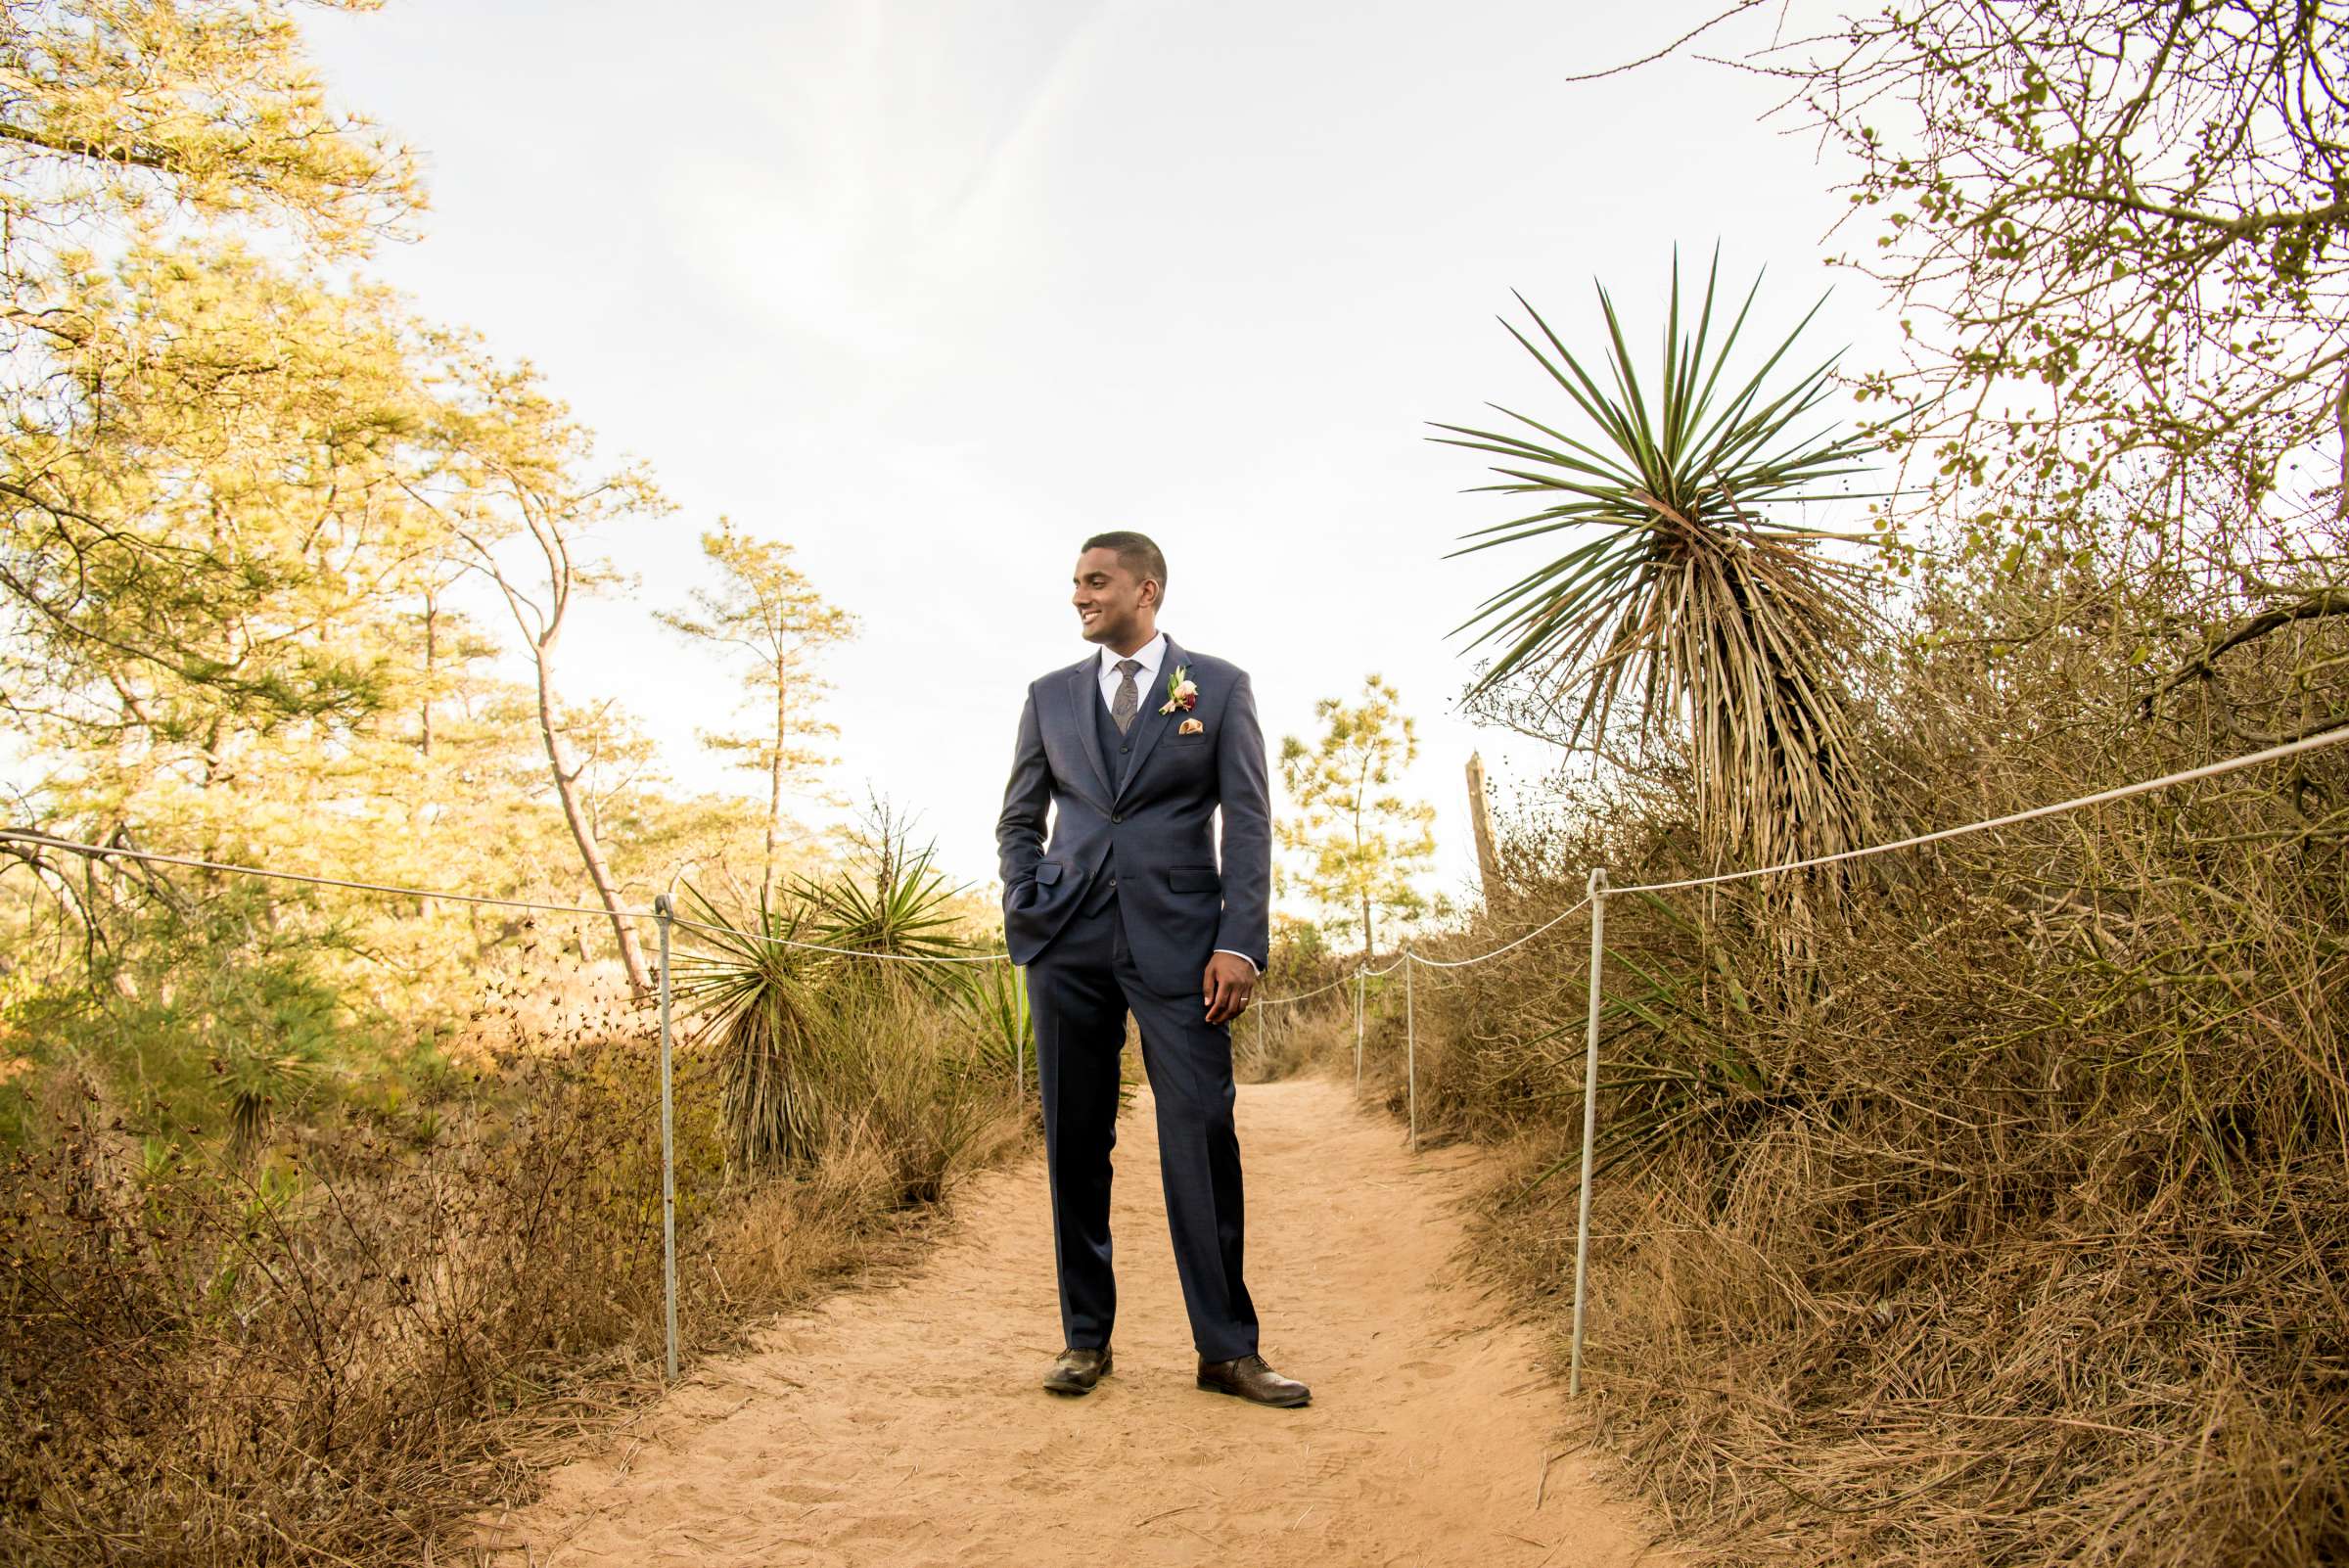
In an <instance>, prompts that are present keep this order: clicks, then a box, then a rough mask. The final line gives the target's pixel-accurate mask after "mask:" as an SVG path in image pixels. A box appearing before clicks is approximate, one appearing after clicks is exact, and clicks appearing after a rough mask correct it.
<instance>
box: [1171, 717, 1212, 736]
mask: <svg viewBox="0 0 2349 1568" xmlns="http://www.w3.org/2000/svg"><path fill="white" fill-rule="evenodd" d="M1206 732H1207V726H1206V725H1205V724H1202V723H1201V722H1199V720H1197V719H1196V718H1186V719H1184V720H1183V721H1182V728H1180V729H1178V730H1176V731H1175V732H1174V733H1175V734H1177V735H1203V734H1205V733H1206Z"/></svg>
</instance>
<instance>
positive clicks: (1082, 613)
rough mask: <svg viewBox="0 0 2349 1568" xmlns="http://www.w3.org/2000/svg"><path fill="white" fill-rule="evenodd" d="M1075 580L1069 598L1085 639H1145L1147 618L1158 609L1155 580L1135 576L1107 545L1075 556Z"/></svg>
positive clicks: (1124, 642)
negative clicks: (1074, 588)
mask: <svg viewBox="0 0 2349 1568" xmlns="http://www.w3.org/2000/svg"><path fill="white" fill-rule="evenodd" d="M1075 581H1076V584H1077V591H1076V592H1075V593H1073V594H1071V595H1070V596H1069V602H1070V603H1071V604H1074V605H1075V606H1076V607H1077V620H1078V623H1079V624H1080V625H1081V626H1082V629H1083V632H1084V640H1085V641H1087V642H1101V643H1110V644H1113V645H1120V646H1131V645H1132V644H1134V643H1137V642H1140V641H1143V640H1146V624H1147V618H1149V617H1153V616H1155V615H1156V614H1157V611H1158V584H1157V583H1156V582H1154V581H1151V580H1150V579H1149V578H1147V577H1137V576H1134V575H1133V574H1132V573H1131V572H1130V571H1128V570H1127V567H1126V564H1125V563H1124V562H1122V561H1120V560H1119V559H1118V552H1117V551H1115V550H1112V549H1107V548H1096V549H1091V550H1087V551H1085V552H1084V554H1082V555H1081V556H1079V557H1078V558H1077V574H1076V578H1075Z"/></svg>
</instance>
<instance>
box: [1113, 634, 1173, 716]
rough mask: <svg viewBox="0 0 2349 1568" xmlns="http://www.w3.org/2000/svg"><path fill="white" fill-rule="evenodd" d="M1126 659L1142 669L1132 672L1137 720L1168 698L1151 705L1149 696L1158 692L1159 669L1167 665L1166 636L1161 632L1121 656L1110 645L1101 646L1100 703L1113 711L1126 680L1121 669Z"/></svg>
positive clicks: (1161, 698) (1162, 698)
mask: <svg viewBox="0 0 2349 1568" xmlns="http://www.w3.org/2000/svg"><path fill="white" fill-rule="evenodd" d="M1124 659H1130V660H1132V661H1134V662H1135V663H1136V664H1138V665H1140V666H1141V667H1142V668H1141V669H1137V670H1135V671H1134V672H1133V690H1134V695H1135V696H1136V697H1138V698H1139V699H1140V701H1139V702H1138V703H1137V704H1136V705H1135V707H1134V710H1133V712H1134V716H1136V717H1137V718H1138V717H1139V716H1141V715H1143V714H1146V713H1149V712H1150V711H1151V710H1152V709H1154V708H1156V707H1158V705H1159V703H1163V702H1165V701H1166V698H1164V697H1160V698H1159V699H1158V702H1152V701H1151V700H1150V696H1151V693H1153V692H1155V691H1157V690H1158V686H1159V680H1158V667H1159V666H1161V665H1163V664H1165V663H1166V662H1167V634H1166V633H1165V632H1163V631H1162V632H1160V633H1159V634H1158V635H1157V636H1155V637H1153V638H1151V639H1150V640H1149V641H1148V642H1146V643H1143V644H1142V645H1141V646H1140V647H1139V648H1136V649H1135V650H1134V651H1133V652H1131V653H1129V654H1122V653H1120V652H1118V651H1117V650H1116V649H1115V648H1112V647H1110V646H1109V645H1108V644H1106V643H1104V644H1102V647H1101V701H1102V702H1104V703H1105V704H1107V705H1108V706H1109V707H1111V708H1113V709H1114V708H1116V707H1117V706H1118V687H1119V686H1120V685H1122V684H1124V682H1125V679H1126V677H1125V675H1123V674H1122V673H1120V672H1119V670H1118V662H1119V661H1120V660H1124Z"/></svg>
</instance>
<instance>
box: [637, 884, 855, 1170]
mask: <svg viewBox="0 0 2349 1568" xmlns="http://www.w3.org/2000/svg"><path fill="white" fill-rule="evenodd" d="M682 893H683V899H684V903H685V904H686V906H687V907H685V908H684V909H682V910H681V911H680V912H681V913H683V914H684V915H685V916H686V918H688V919H691V920H693V921H696V922H698V924H697V925H696V926H693V927H688V928H687V931H688V932H689V933H690V939H691V941H692V946H691V947H690V948H689V949H687V950H684V951H680V952H678V953H677V954H676V956H675V958H674V959H673V960H672V963H671V967H672V968H673V970H674V971H675V973H674V977H673V979H672V982H671V988H672V991H671V993H672V995H673V996H674V998H675V1000H676V1003H677V1005H678V1007H679V1008H680V1009H682V1010H683V1011H685V1012H687V1013H689V1014H698V1015H699V1017H700V1023H699V1026H698V1035H697V1038H699V1039H701V1040H703V1041H706V1042H708V1043H710V1044H711V1045H713V1046H714V1049H715V1050H716V1052H717V1057H718V1082H719V1115H720V1117H721V1118H722V1119H723V1121H724V1124H725V1129H726V1144H727V1147H728V1149H729V1151H730V1152H731V1153H732V1155H733V1158H734V1159H735V1161H736V1162H737V1163H739V1164H741V1165H742V1166H744V1167H746V1168H749V1169H754V1170H755V1169H758V1168H759V1167H761V1166H770V1165H779V1164H790V1163H792V1162H796V1161H800V1160H805V1159H808V1158H811V1157H812V1156H813V1155H814V1154H815V1153H816V1149H817V1139H818V1135H819V1131H820V1121H819V1118H818V1115H817V1107H816V1105H815V1103H814V1094H813V1088H812V1084H811V1082H810V1079H811V1076H812V1075H811V1071H810V1070H811V1066H812V1063H811V1060H810V1059H811V1057H812V1055H813V1053H814V1051H815V1050H816V1049H817V1048H818V1045H819V1042H820V1039H821V1034H820V1030H819V1024H820V1019H819V1016H818V1013H817V1008H818V1006H819V1005H820V1002H819V998H818V995H817V986H818V973H819V971H820V970H821V968H822V966H823V963H824V961H825V955H824V954H822V953H818V952H811V951H809V950H807V949H806V948H804V947H792V946H786V945H784V944H783V943H781V942H776V941H773V940H771V939H773V938H777V937H780V938H783V939H785V941H786V942H813V941H815V940H817V939H816V938H815V937H813V936H812V935H811V934H810V933H809V930H808V925H809V922H808V919H807V912H806V907H805V905H803V904H801V903H800V902H798V901H797V900H792V901H790V902H789V903H787V904H786V905H785V906H784V907H782V908H780V909H778V908H777V907H775V906H774V905H773V904H771V903H770V902H769V901H768V899H767V895H766V890H765V889H764V888H761V889H760V892H759V917H758V919H757V921H756V922H753V923H738V922H736V921H734V920H732V919H729V918H728V917H727V916H726V914H725V912H724V911H722V910H720V909H719V908H718V907H717V906H716V905H715V904H714V903H712V902H711V901H710V899H708V898H707V897H706V896H704V895H703V893H702V891H701V890H700V889H698V888H696V887H694V886H693V885H692V884H690V883H688V884H686V885H685V886H684V887H683V889H682Z"/></svg>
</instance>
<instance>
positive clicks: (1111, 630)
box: [995, 532, 1312, 1406]
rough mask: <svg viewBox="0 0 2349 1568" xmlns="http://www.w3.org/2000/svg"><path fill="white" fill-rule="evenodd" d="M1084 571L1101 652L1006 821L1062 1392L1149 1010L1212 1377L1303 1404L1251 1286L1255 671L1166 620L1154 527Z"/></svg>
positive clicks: (1255, 1397) (1081, 1335)
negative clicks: (1235, 1115)
mask: <svg viewBox="0 0 2349 1568" xmlns="http://www.w3.org/2000/svg"><path fill="white" fill-rule="evenodd" d="M1075 582H1076V593H1075V594H1074V596H1073V599H1074V603H1075V604H1076V607H1077V617H1078V620H1079V622H1080V623H1081V624H1082V631H1083V635H1084V639H1085V641H1087V642H1090V643H1092V644H1094V645H1095V646H1096V649H1097V651H1096V652H1094V653H1091V654H1087V655H1086V656H1085V657H1084V659H1082V661H1080V662H1079V663H1078V664H1076V665H1074V666H1071V667H1070V668H1068V669H1057V670H1054V671H1053V672H1052V673H1051V674H1048V675H1045V676H1044V677H1043V678H1041V679H1040V680H1037V681H1036V682H1034V683H1033V684H1032V685H1030V686H1029V688H1028V706H1027V707H1026V708H1025V709H1024V710H1022V712H1021V714H1020V738H1019V745H1018V749H1017V750H1016V751H1015V752H1014V754H1013V756H1012V764H1011V782H1010V784H1009V786H1008V787H1007V788H1006V789H1005V790H1004V792H1003V814H1002V816H1001V818H1000V819H999V820H998V821H997V822H996V824H995V842H996V846H997V848H998V850H999V851H1000V853H1001V856H1002V871H1003V933H1004V937H1005V939H1006V940H1007V942H1008V944H1009V945H1010V948H1011V958H1012V961H1013V962H1014V963H1017V964H1021V965H1024V966H1025V967H1026V969H1027V973H1028V998H1029V1006H1030V1011H1031V1014H1032V1016H1033V1017H1034V1018H1035V1020H1036V1073H1037V1077H1038V1079H1039V1081H1040V1083H1041V1084H1042V1088H1043V1110H1044V1163H1045V1167H1046V1171H1047V1173H1048V1178H1049V1183H1050V1186H1051V1190H1052V1237H1053V1247H1054V1256H1055V1260H1056V1262H1057V1265H1058V1268H1059V1275H1060V1320H1061V1329H1062V1332H1063V1343H1064V1344H1065V1346H1066V1349H1064V1350H1063V1351H1062V1352H1061V1353H1060V1356H1059V1357H1058V1358H1057V1359H1056V1360H1054V1361H1053V1363H1052V1367H1051V1370H1050V1371H1048V1372H1047V1373H1046V1374H1045V1376H1044V1387H1046V1388H1048V1389H1050V1390H1052V1391H1053V1392H1054V1393H1058V1394H1085V1393H1089V1392H1091V1390H1092V1388H1093V1385H1094V1384H1095V1383H1097V1382H1098V1381H1099V1380H1100V1379H1101V1378H1102V1376H1103V1375H1105V1374H1106V1373H1107V1372H1108V1371H1109V1370H1110V1350H1109V1341H1110V1327H1111V1324H1112V1321H1113V1320H1114V1318H1115V1316H1116V1314H1117V1282H1116V1279H1115V1277H1114V1276H1113V1275H1112V1273H1111V1270H1110V1247H1109V1177H1110V1171H1109V1151H1110V1148H1111V1146H1112V1145H1113V1144H1115V1143H1116V1142H1117V1116H1118V1059H1119V1053H1120V1051H1121V1050H1122V1049H1123V1048H1124V1045H1125V1042H1126V1015H1127V1014H1128V1012H1131V1013H1132V1014H1133V1016H1134V1018H1135V1020H1136V1021H1137V1022H1138V1023H1139V1024H1140V1025H1141V1036H1142V1067H1143V1070H1144V1071H1145V1072H1146V1073H1147V1074H1148V1075H1149V1078H1150V1089H1151V1094H1152V1097H1153V1098H1154V1099H1155V1101H1156V1102H1157V1106H1158V1143H1159V1168H1160V1175H1161V1176H1162V1177H1163V1178H1164V1180H1165V1183H1166V1191H1167V1223H1168V1228H1169V1230H1170V1231H1171V1232H1172V1233H1173V1235H1174V1268H1175V1272H1176V1273H1177V1274H1178V1275H1179V1276H1180V1277H1181V1280H1182V1301H1183V1306H1184V1308H1185V1309H1186V1310H1187V1311H1188V1313H1189V1314H1190V1320H1191V1338H1192V1342H1193V1343H1194V1344H1195V1345H1196V1346H1197V1347H1198V1351H1199V1376H1198V1382H1199V1386H1200V1387H1201V1388H1203V1389H1209V1390H1212V1391H1215V1392H1218V1393H1224V1394H1233V1395H1237V1396H1238V1397H1240V1398H1242V1399H1246V1400H1252V1401H1254V1402H1256V1403H1258V1404H1261V1405H1277V1406H1296V1405H1303V1404H1305V1403H1306V1402H1307V1401H1308V1400H1309V1399H1310V1398H1311V1397H1312V1396H1311V1392H1310V1391H1309V1390H1308V1389H1307V1388H1306V1386H1305V1385H1304V1384H1303V1383H1300V1382H1297V1381H1296V1380H1294V1379H1292V1378H1286V1377H1282V1376H1281V1375H1280V1374H1279V1373H1277V1372H1275V1371H1273V1370H1272V1368H1271V1367H1269V1366H1267V1364H1266V1363H1265V1359H1264V1358H1263V1357H1262V1356H1260V1355H1258V1354H1257V1348H1256V1307H1255V1305H1254V1304H1253V1303H1252V1302H1250V1301H1249V1299H1248V1287H1247V1285H1246V1284H1245V1283H1243V1282H1242V1280H1241V1277H1240V1251H1241V1249H1240V1239H1241V1207H1242V1206H1241V1201H1240V1141H1239V1135H1238V1133H1237V1131H1236V1130H1235V1129H1234V1127H1233V1124H1232V1103H1233V1100H1234V1097H1235V1094H1234V1090H1233V1086H1232V1079H1231V1020H1232V1019H1234V1018H1236V1017H1238V1016H1239V1014H1240V1013H1241V1012H1242V1011H1243V1010H1244V1009H1245V1008H1246V1007H1247V1005H1248V998H1249V994H1250V992H1253V991H1254V990H1255V989H1256V979H1257V976H1258V975H1259V974H1261V973H1262V972H1263V970H1264V966H1265V962H1266V958H1267V950H1266V949H1267V943H1268V941H1269V924H1270V918H1271V914H1270V909H1271V896H1272V887H1271V882H1272V820H1271V807H1270V801H1269V795H1268V790H1267V782H1266V772H1265V737H1264V733H1263V731H1262V730H1260V729H1259V728H1258V727H1257V721H1256V699H1255V697H1254V695H1253V694H1252V693H1251V692H1250V690H1249V686H1248V676H1247V674H1246V672H1245V671H1243V670H1241V669H1238V668H1236V667H1234V666H1232V665H1228V664H1225V663H1224V662H1223V661H1222V660H1221V659H1212V658H1209V657H1208V656H1207V655H1205V654H1196V653H1191V652H1189V651H1187V650H1185V649H1183V648H1181V647H1178V646H1177V645H1176V644H1175V643H1174V640H1173V639H1171V638H1169V637H1168V636H1166V635H1165V634H1164V633H1163V632H1161V631H1160V630H1159V629H1158V610H1159V606H1160V605H1161V604H1162V603H1163V602H1164V601H1165V599H1166V592H1167V562H1166V557H1165V556H1164V555H1162V554H1161V553H1160V552H1159V548H1158V546H1157V545H1155V544H1153V543H1151V542H1150V541H1149V540H1148V539H1147V538H1144V537H1143V536H1142V535H1141V534H1139V533H1128V532H1114V533H1101V534H1096V535H1094V536H1093V537H1092V538H1089V539H1087V540H1085V541H1084V548H1083V552H1082V554H1081V555H1079V557H1078V558H1077V573H1076V578H1075ZM1219 807H1221V810H1222V815H1223V831H1222V861H1221V867H1220V868H1219V866H1218V863H1217V856H1216V840H1215V836H1214V829H1213V826H1212V824H1213V822H1214V820H1215V817H1216V812H1217V809H1218V808H1219ZM1047 810H1050V812H1051V813H1052V820H1051V843H1050V845H1049V846H1047V845H1046V844H1045V842H1044V828H1045V813H1046V811H1047Z"/></svg>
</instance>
